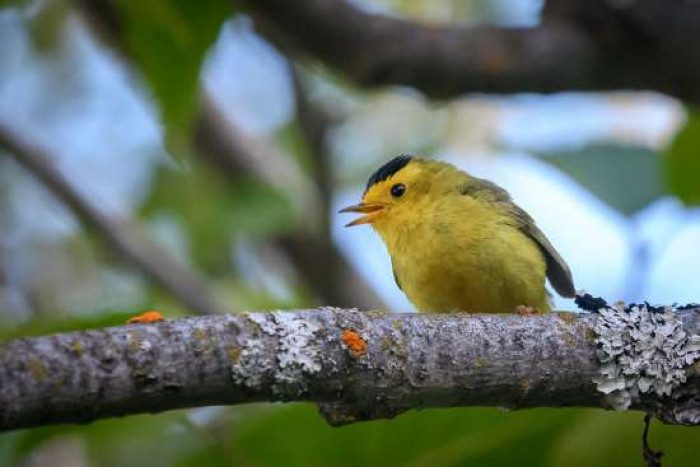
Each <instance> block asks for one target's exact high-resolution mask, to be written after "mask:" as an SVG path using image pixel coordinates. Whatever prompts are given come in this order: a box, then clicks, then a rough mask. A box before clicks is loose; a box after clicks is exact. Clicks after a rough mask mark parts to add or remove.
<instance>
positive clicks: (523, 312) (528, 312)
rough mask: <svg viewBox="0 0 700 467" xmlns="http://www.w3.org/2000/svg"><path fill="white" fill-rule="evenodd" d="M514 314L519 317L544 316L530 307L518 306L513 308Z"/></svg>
mask: <svg viewBox="0 0 700 467" xmlns="http://www.w3.org/2000/svg"><path fill="white" fill-rule="evenodd" d="M515 314H516V315H520V316H539V315H542V314H544V312H543V311H541V310H539V309H537V308H535V307H532V306H527V305H518V306H516V307H515Z"/></svg>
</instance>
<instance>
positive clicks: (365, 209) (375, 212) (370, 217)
mask: <svg viewBox="0 0 700 467" xmlns="http://www.w3.org/2000/svg"><path fill="white" fill-rule="evenodd" d="M382 209H384V206H383V205H381V204H362V203H360V204H356V205H355V206H348V207H347V208H343V209H341V210H340V211H338V212H359V213H362V214H366V216H362V217H359V218H357V219H355V220H354V221H352V222H349V223H347V224H345V227H352V226H354V225H361V224H371V223H372V222H374V220H375V219H376V218H377V216H379V214H380V213H381V211H382Z"/></svg>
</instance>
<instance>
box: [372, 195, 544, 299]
mask: <svg viewBox="0 0 700 467" xmlns="http://www.w3.org/2000/svg"><path fill="white" fill-rule="evenodd" d="M387 217H388V218H389V217H390V218H391V220H387V222H383V223H381V224H379V225H376V226H375V228H376V229H377V231H378V232H379V234H380V235H381V236H382V238H383V240H384V242H385V243H386V246H387V249H388V251H389V254H390V256H391V260H392V265H393V268H394V274H395V276H396V280H397V283H398V284H399V286H400V287H401V288H402V289H403V291H404V292H405V293H406V295H407V296H408V298H409V299H410V300H411V302H413V304H414V305H415V306H416V307H417V308H418V309H419V310H421V311H428V312H450V311H455V310H462V311H468V312H513V311H514V310H515V308H516V307H517V306H519V305H526V306H532V307H535V308H538V309H540V310H542V311H546V310H549V303H548V301H549V299H548V295H547V292H546V289H545V286H544V283H545V270H546V265H545V260H544V257H543V255H542V253H541V252H540V250H539V249H538V247H537V245H536V244H535V243H534V242H533V241H532V240H531V239H530V238H528V237H527V236H526V235H525V234H523V233H522V232H521V231H520V230H519V229H518V228H517V227H515V226H513V225H512V223H510V222H509V220H508V217H507V215H505V214H504V213H501V212H498V211H497V210H495V209H493V208H492V207H490V206H487V205H484V204H483V203H479V202H476V201H474V200H473V199H471V198H469V197H466V196H460V195H458V194H455V195H454V196H444V197H441V198H440V199H438V200H435V199H426V200H425V202H422V203H420V205H417V206H415V209H413V210H412V211H410V212H405V213H402V215H400V216H387Z"/></svg>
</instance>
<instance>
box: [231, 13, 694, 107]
mask: <svg viewBox="0 0 700 467" xmlns="http://www.w3.org/2000/svg"><path fill="white" fill-rule="evenodd" d="M236 4H237V5H238V4H242V5H243V6H245V7H246V8H247V10H248V11H249V12H251V13H252V14H253V16H254V18H255V19H256V20H258V22H260V23H262V26H263V28H262V29H263V30H265V31H266V32H272V34H275V35H279V36H280V37H278V38H276V39H275V40H274V42H282V43H286V44H291V45H293V46H295V47H296V48H297V49H298V50H299V51H301V52H304V53H306V55H308V56H310V57H311V58H314V59H317V60H320V61H321V62H323V63H324V64H325V65H327V66H329V67H330V68H332V69H333V70H335V71H337V72H339V73H341V74H343V75H345V76H346V77H348V78H349V79H350V80H352V81H353V82H355V83H357V84H359V85H363V86H382V85H406V86H412V87H414V88H416V89H419V90H421V91H423V92H424V93H425V94H427V95H428V96H430V97H435V98H446V97H453V96H458V95H460V94H464V93H470V92H480V93H515V92H544V93H546V92H558V91H576V90H585V91H600V90H615V89H651V90H657V91H661V92H665V93H668V94H670V95H673V96H675V97H678V98H681V99H684V100H688V101H693V102H699V101H700V86H698V84H697V83H698V79H699V78H700V53H698V47H697V46H696V45H695V44H697V43H698V39H699V38H700V37H699V35H700V32H699V31H700V27H699V26H700V4H698V3H696V2H676V3H674V5H673V8H669V7H668V3H667V2H665V1H663V0H647V1H638V2H610V1H605V0H549V1H547V2H546V3H545V8H544V18H543V20H542V22H541V24H540V25H538V26H537V27H529V28H502V27H495V26H487V25H475V26H439V25H432V24H430V25H429V24H420V23H418V22H415V21H409V20H405V19H402V18H395V17H389V16H385V15H380V14H372V13H367V12H365V11H362V10H360V9H359V8H358V7H356V6H354V5H353V4H352V2H347V1H343V0H315V1H307V2H289V1H286V0H255V1H250V0H241V1H237V2H236ZM688 44H693V45H692V46H688ZM658 70H664V73H659V72H658Z"/></svg>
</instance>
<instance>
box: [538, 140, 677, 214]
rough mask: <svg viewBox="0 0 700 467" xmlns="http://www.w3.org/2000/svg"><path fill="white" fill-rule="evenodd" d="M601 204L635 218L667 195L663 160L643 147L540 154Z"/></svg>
mask: <svg viewBox="0 0 700 467" xmlns="http://www.w3.org/2000/svg"><path fill="white" fill-rule="evenodd" d="M538 156H539V157H540V158H541V159H542V160H544V161H547V162H548V163H550V164H552V165H553V166H555V167H557V168H558V169H560V170H561V171H563V172H564V173H566V174H567V175H569V176H570V177H572V178H573V179H574V180H576V181H577V182H578V183H580V184H581V185H583V186H584V187H585V188H587V189H588V190H589V191H590V192H591V193H593V194H594V195H596V196H597V197H598V198H600V200H601V201H603V202H604V203H606V204H607V205H609V206H610V207H612V208H614V209H616V210H617V211H619V212H620V213H622V214H624V215H627V216H631V215H633V214H635V213H637V212H639V211H641V210H642V209H644V208H645V207H647V206H648V205H649V204H651V203H652V202H653V201H655V200H656V199H658V198H659V197H661V196H662V195H663V194H664V189H663V186H662V180H661V177H660V169H661V160H660V158H659V156H658V154H656V153H655V152H654V151H652V150H650V149H647V148H643V147H628V146H615V145H611V144H608V145H592V146H587V147H585V148H583V149H580V150H575V151H570V152H553V153H539V154H538Z"/></svg>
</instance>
